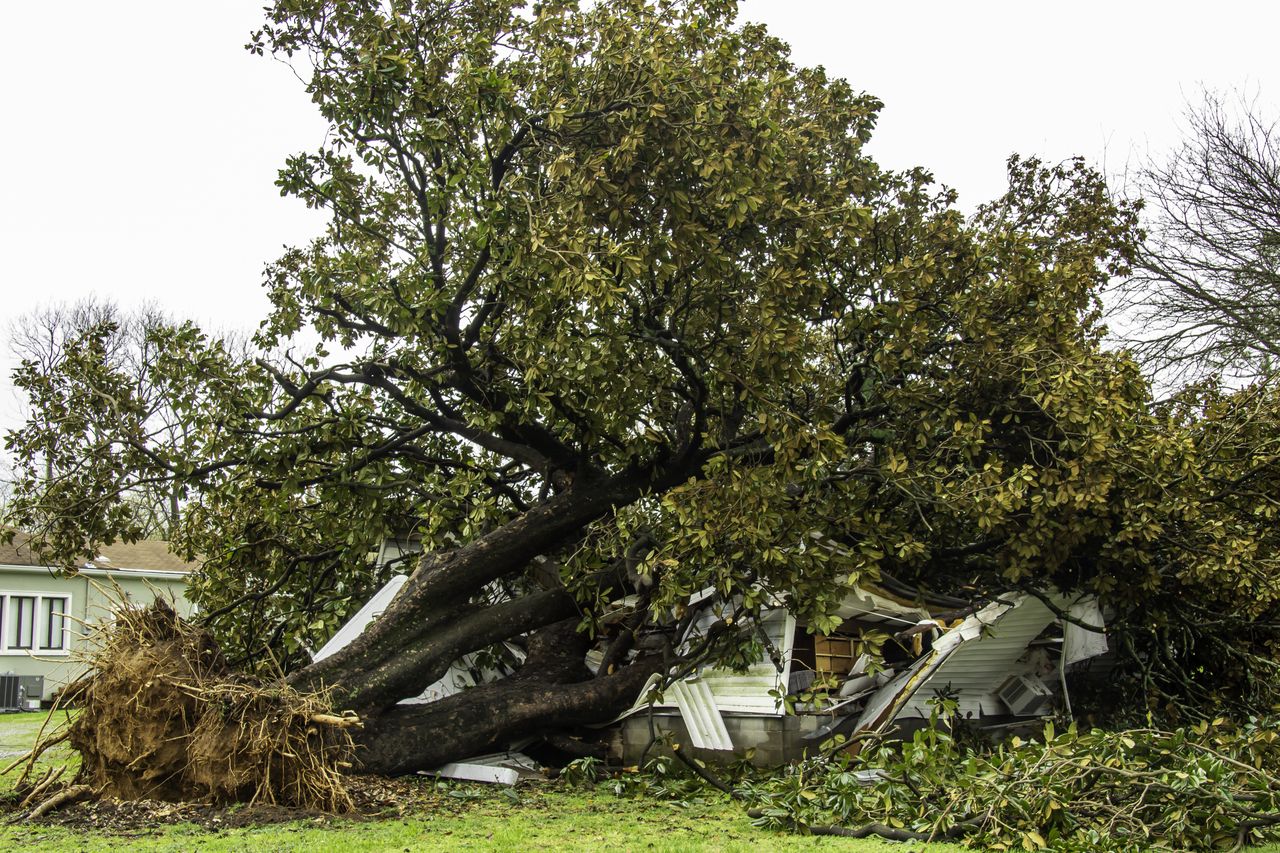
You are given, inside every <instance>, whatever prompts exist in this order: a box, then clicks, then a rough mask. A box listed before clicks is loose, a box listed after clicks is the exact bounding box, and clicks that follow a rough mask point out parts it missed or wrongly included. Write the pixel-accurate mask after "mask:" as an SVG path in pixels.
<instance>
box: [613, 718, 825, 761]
mask: <svg viewBox="0 0 1280 853" xmlns="http://www.w3.org/2000/svg"><path fill="white" fill-rule="evenodd" d="M721 716H722V717H723V718H724V725H725V728H726V729H728V730H729V738H730V740H732V741H733V746H734V749H733V752H726V751H721V750H711V749H697V748H695V747H693V744H692V742H691V741H690V739H689V732H688V729H686V728H685V724H684V720H683V719H682V718H681V717H680V714H679V713H677V712H676V711H673V710H659V711H654V712H653V728H654V731H655V732H657V733H658V734H659V735H660V736H661V735H662V734H663V733H666V732H671V733H672V735H673V736H674V740H675V742H676V743H679V744H680V745H681V749H690V750H692V752H693V754H694V755H696V756H697V757H698V758H701V759H702V760H703V761H706V762H707V763H711V764H713V763H722V764H723V763H727V762H730V761H735V760H737V759H740V758H745V757H748V755H749V757H750V759H751V763H752V764H755V765H757V766H759V767H775V766H777V765H779V764H786V763H788V762H791V761H795V760H796V759H798V758H802V757H803V756H804V752H805V747H806V744H805V743H804V741H803V740H802V738H803V737H804V736H805V735H808V734H811V733H813V732H815V731H817V730H818V729H819V728H820V727H822V726H823V725H825V724H826V723H828V722H830V718H829V717H826V716H819V715H812V714H804V715H800V716H788V717H784V716H765V715H760V714H738V713H733V712H727V713H724V714H722V715H721ZM621 725H622V731H621V739H620V740H621V749H622V756H621V758H622V761H623V763H624V764H638V763H639V762H640V757H641V753H643V752H644V749H645V747H646V746H648V744H649V740H650V733H649V715H648V713H647V712H644V711H642V712H640V713H638V714H635V715H633V716H630V717H628V718H627V719H625V720H623V721H622V723H621ZM670 754H671V751H670V750H669V749H668V748H667V747H665V746H663V745H662V744H661V743H660V742H659V743H657V744H655V745H654V746H653V748H652V749H650V750H649V754H648V756H647V758H653V757H655V756H657V755H670Z"/></svg>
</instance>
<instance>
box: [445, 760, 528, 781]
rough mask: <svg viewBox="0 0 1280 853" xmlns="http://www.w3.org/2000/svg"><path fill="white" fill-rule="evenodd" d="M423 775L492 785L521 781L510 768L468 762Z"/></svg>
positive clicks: (453, 764)
mask: <svg viewBox="0 0 1280 853" xmlns="http://www.w3.org/2000/svg"><path fill="white" fill-rule="evenodd" d="M423 773H424V775H427V776H439V777H440V778H442V779H461V780H463V781H466V782H487V783H488V784H490V785H514V784H515V783H516V782H518V781H520V774H519V773H517V772H516V771H515V770H512V769H511V768H509V767H494V766H492V765H488V764H470V763H467V762H453V763H451V764H445V765H443V766H441V767H437V768H436V769H435V770H424V771H423Z"/></svg>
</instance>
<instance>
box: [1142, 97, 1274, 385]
mask: <svg viewBox="0 0 1280 853" xmlns="http://www.w3.org/2000/svg"><path fill="white" fill-rule="evenodd" d="M1186 126H1187V137H1186V139H1185V141H1184V142H1183V143H1182V145H1181V147H1179V148H1178V149H1177V150H1176V151H1175V152H1174V153H1173V154H1172V155H1171V156H1169V158H1168V159H1167V160H1164V161H1160V160H1154V159H1153V160H1149V161H1148V162H1147V163H1146V164H1145V166H1144V167H1143V168H1142V169H1141V170H1140V172H1139V174H1138V188H1139V190H1140V191H1141V193H1142V195H1143V197H1144V198H1145V202H1146V213H1147V217H1148V218H1147V222H1146V227H1147V230H1148V238H1147V241H1146V244H1145V245H1144V247H1143V248H1142V251H1141V253H1140V255H1139V258H1138V261H1137V263H1136V264H1135V265H1134V272H1133V275H1132V277H1131V278H1130V279H1129V280H1127V281H1126V282H1124V283H1123V284H1122V285H1121V286H1120V288H1119V296H1120V299H1119V300H1118V310H1119V311H1120V312H1121V313H1122V315H1123V318H1124V319H1123V321H1122V324H1123V325H1125V326H1128V327H1129V329H1130V332H1129V336H1130V338H1131V340H1130V341H1129V343H1130V345H1131V346H1132V347H1133V349H1134V351H1135V352H1136V353H1137V354H1138V355H1139V356H1140V357H1141V358H1142V360H1143V361H1144V362H1145V364H1146V365H1147V366H1148V367H1149V368H1151V369H1152V370H1153V371H1154V372H1157V373H1159V374H1160V375H1162V377H1163V378H1165V379H1166V380H1167V381H1171V382H1175V383H1176V382H1180V381H1187V380H1194V379H1198V378H1201V377H1204V376H1206V375H1209V374H1222V375H1223V376H1224V377H1227V378H1228V379H1229V380H1235V381H1241V380H1250V379H1254V378H1257V377H1259V376H1262V375H1266V374H1268V373H1270V372H1272V371H1274V370H1275V369H1276V368H1277V366H1278V361H1277V357H1278V356H1280V125H1278V124H1277V123H1276V122H1274V121H1271V120H1270V119H1268V118H1266V117H1264V115H1263V113H1262V111H1261V110H1260V108H1259V107H1258V104H1257V102H1256V100H1249V99H1246V98H1244V97H1242V96H1239V95H1237V96H1235V97H1233V98H1230V99H1224V98H1223V97H1221V96H1218V95H1214V94H1211V93H1205V95H1204V96H1203V100H1202V101H1201V102H1200V103H1198V104H1191V105H1189V106H1188V108H1187V112H1186Z"/></svg>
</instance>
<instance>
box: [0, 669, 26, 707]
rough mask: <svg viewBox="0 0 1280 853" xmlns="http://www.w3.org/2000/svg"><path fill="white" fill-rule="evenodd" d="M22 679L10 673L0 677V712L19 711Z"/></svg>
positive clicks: (21, 697)
mask: <svg viewBox="0 0 1280 853" xmlns="http://www.w3.org/2000/svg"><path fill="white" fill-rule="evenodd" d="M23 698H24V697H23V695H22V679H21V677H20V676H17V675H14V674H13V673H12V672H9V673H5V674H4V675H0V711H21V710H24V708H23V707H22V700H23Z"/></svg>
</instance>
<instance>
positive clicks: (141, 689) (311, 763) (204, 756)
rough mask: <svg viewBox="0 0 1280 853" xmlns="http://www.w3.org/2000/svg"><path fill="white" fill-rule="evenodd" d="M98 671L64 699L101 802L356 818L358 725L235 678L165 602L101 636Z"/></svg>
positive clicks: (302, 698)
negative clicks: (348, 773)
mask: <svg viewBox="0 0 1280 853" xmlns="http://www.w3.org/2000/svg"><path fill="white" fill-rule="evenodd" d="M95 639H96V642H95V643H94V644H92V645H93V646H94V650H93V651H92V652H91V653H90V654H89V656H88V660H87V663H88V664H89V665H90V666H91V667H92V670H91V671H90V673H89V674H88V675H86V676H85V677H84V678H82V679H81V680H79V681H77V682H75V683H74V684H72V685H70V686H68V688H67V690H66V691H64V694H63V697H62V702H63V703H65V704H73V705H75V706H77V707H79V708H80V713H79V714H77V715H76V716H75V718H74V720H73V722H72V723H71V724H70V727H69V730H68V731H67V732H66V735H67V738H68V740H69V741H70V744H71V746H72V747H73V748H74V749H75V750H77V751H78V752H79V753H80V756H81V768H80V773H79V776H78V777H77V779H76V780H75V781H76V784H77V785H78V786H81V787H82V789H83V790H88V791H91V792H92V794H93V795H95V796H97V797H115V798H120V799H126V800H137V799H151V800H167V801H170V802H188V801H197V802H205V803H232V802H245V803H259V804H273V805H281V806H286V807H289V808H302V809H317V810H322V811H327V812H347V811H350V810H351V809H352V808H353V803H352V800H351V797H350V795H349V794H348V793H347V789H346V785H345V782H344V779H343V772H342V771H343V769H344V768H345V767H347V766H349V761H350V756H351V753H352V749H353V746H352V741H351V737H350V735H349V734H348V727H349V726H351V725H356V724H358V721H357V720H355V719H354V718H352V717H339V716H335V715H333V714H331V713H329V709H328V706H327V705H326V703H325V697H324V696H321V695H308V694H302V693H299V692H298V691H296V690H293V689H292V688H290V687H288V686H286V685H284V684H282V683H278V682H264V681H259V680H253V679H248V678H245V677H243V676H240V675H237V674H235V673H234V672H232V671H231V670H230V668H229V667H228V666H227V663H226V661H225V659H224V658H223V656H222V653H221V652H220V651H219V649H218V648H217V645H216V644H215V643H214V642H213V640H212V638H210V637H209V635H208V634H207V633H205V632H204V631H203V630H201V629H200V628H198V627H196V626H194V625H191V624H190V623H187V622H185V621H183V620H182V619H180V618H179V617H178V616H177V614H176V613H174V611H173V608H172V607H171V606H169V604H168V603H167V602H165V601H163V600H157V601H156V603H155V604H154V605H152V606H151V607H149V608H147V609H146V610H137V609H122V610H121V611H120V612H118V613H117V614H116V619H115V621H114V623H113V624H111V625H109V626H104V627H102V628H100V629H98V633H97V636H96V638H95Z"/></svg>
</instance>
